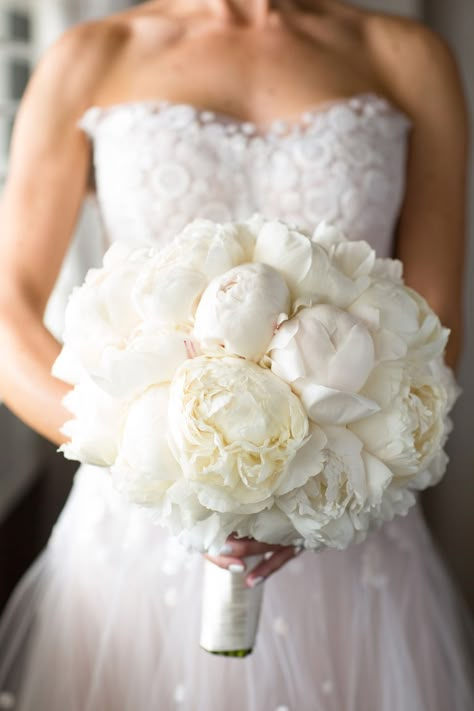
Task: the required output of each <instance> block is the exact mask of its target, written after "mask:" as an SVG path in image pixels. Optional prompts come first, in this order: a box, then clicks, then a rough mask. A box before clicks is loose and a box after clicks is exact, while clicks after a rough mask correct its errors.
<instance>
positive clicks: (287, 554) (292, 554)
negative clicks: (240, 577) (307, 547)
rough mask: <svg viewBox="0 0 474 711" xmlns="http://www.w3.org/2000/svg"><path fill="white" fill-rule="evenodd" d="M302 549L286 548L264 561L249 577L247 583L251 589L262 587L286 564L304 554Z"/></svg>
mask: <svg viewBox="0 0 474 711" xmlns="http://www.w3.org/2000/svg"><path fill="white" fill-rule="evenodd" d="M302 550H303V549H302V548H300V547H298V546H297V547H295V546H285V548H282V549H281V550H279V551H276V552H275V553H274V554H273V555H272V556H271V557H269V558H267V559H265V560H263V561H262V562H261V563H259V565H257V566H256V567H255V568H254V569H253V570H252V571H251V572H250V573H249V575H247V577H246V579H245V582H246V584H247V585H248V587H250V588H254V587H255V586H256V585H260V584H261V583H263V582H264V581H265V580H268V578H269V577H270V576H271V575H273V573H276V571H277V570H280V568H282V567H283V566H284V565H285V563H287V562H288V561H289V560H292V559H293V558H296V557H297V556H298V555H300V553H301V552H302Z"/></svg>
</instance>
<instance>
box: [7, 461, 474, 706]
mask: <svg viewBox="0 0 474 711" xmlns="http://www.w3.org/2000/svg"><path fill="white" fill-rule="evenodd" d="M201 574H202V558H201V556H199V555H197V554H188V553H186V552H184V551H183V550H182V549H181V548H180V547H179V546H178V545H177V544H176V543H174V542H173V540H171V539H170V538H169V537H168V536H167V535H166V534H165V533H164V532H163V531H162V530H161V529H160V528H157V527H156V526H153V525H152V524H151V523H150V522H149V520H148V519H147V518H146V517H144V516H143V513H142V512H141V511H140V510H139V509H137V508H132V507H130V506H128V505H126V504H124V503H123V502H122V501H120V500H119V499H118V498H117V496H116V495H115V494H114V492H113V491H112V489H111V486H110V482H109V480H108V478H107V476H105V475H104V472H103V471H102V470H99V469H95V468H93V467H83V468H81V469H80V470H79V472H78V474H77V477H76V481H75V485H74V489H73V492H72V494H71V497H70V499H69V501H68V503H67V505H66V507H65V509H64V511H63V513H62V515H61V517H60V520H59V522H58V524H57V525H56V528H55V530H54V533H53V535H52V537H51V541H50V543H49V546H48V548H47V549H46V551H45V552H44V554H43V555H42V557H41V558H40V559H39V560H38V561H37V563H36V564H35V565H34V566H33V567H32V569H31V570H30V571H29V573H28V574H27V575H26V576H25V578H24V580H23V581H22V583H21V584H20V586H19V587H18V589H17V591H16V593H15V594H14V596H13V598H12V600H11V602H10V605H9V607H8V608H7V611H6V613H5V615H4V618H3V621H2V624H1V627H0V708H2V704H3V708H13V709H15V711H174V710H176V711H222V710H223V709H225V710H226V711H472V709H473V708H474V706H473V696H472V688H471V686H470V681H471V680H472V676H471V669H470V668H469V649H468V648H469V646H470V640H472V631H471V630H472V627H471V626H470V624H471V623H470V621H469V620H468V616H467V613H466V612H465V610H464V609H463V608H462V605H461V603H460V601H459V600H458V598H457V595H456V592H455V591H454V589H453V588H452V586H451V583H450V581H449V579H448V577H447V574H446V572H445V570H444V567H443V565H442V563H441V561H440V559H439V557H438V555H437V553H436V551H435V550H434V547H433V544H432V542H431V539H430V537H429V535H428V533H427V530H426V527H425V524H424V522H423V519H422V517H421V514H420V512H419V510H417V509H414V510H412V512H410V514H409V515H408V516H407V517H405V518H400V519H399V520H396V521H393V522H392V523H390V524H387V525H386V526H385V527H384V528H383V529H382V530H381V531H379V532H377V533H374V534H372V535H371V537H370V538H369V539H368V540H367V541H366V542H365V543H364V544H361V545H358V546H354V547H352V548H350V549H349V550H347V551H344V552H336V551H325V552H323V553H318V554H314V553H304V554H302V555H301V556H300V557H299V558H297V559H294V560H293V561H292V562H291V563H289V564H288V565H287V566H286V567H285V568H284V569H283V570H281V571H280V572H279V573H277V574H276V575H275V576H274V577H273V578H272V579H270V580H269V581H268V582H267V583H266V584H265V588H266V589H265V594H264V607H263V615H262V620H261V626H260V633H259V638H258V642H257V646H256V649H255V651H254V653H253V654H252V655H251V656H250V657H247V658H246V659H226V658H220V657H214V656H212V655H209V654H207V653H206V652H204V651H202V650H201V649H200V648H199V646H198V645H199V624H200V620H199V617H200V594H201Z"/></svg>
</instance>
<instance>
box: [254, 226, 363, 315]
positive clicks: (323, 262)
mask: <svg viewBox="0 0 474 711" xmlns="http://www.w3.org/2000/svg"><path fill="white" fill-rule="evenodd" d="M356 257H357V261H356V264H355V267H354V270H353V271H354V276H353V275H352V272H350V273H349V275H346V274H345V273H343V272H342V271H340V270H339V269H337V267H336V266H335V264H333V263H332V262H331V259H330V258H329V255H328V253H327V252H326V250H325V249H324V247H323V246H321V245H320V244H318V243H317V242H315V241H313V240H312V239H311V237H310V236H308V235H306V234H304V233H303V232H300V231H298V230H296V229H293V228H291V227H290V226H289V225H286V224H284V223H282V222H279V221H277V220H273V221H270V222H266V223H265V225H264V226H263V227H262V229H261V230H260V233H259V235H258V238H257V242H256V245H255V251H254V256H253V261H255V262H264V263H265V264H269V265H270V266H272V267H274V268H275V269H276V270H277V271H279V272H280V274H281V275H282V276H283V278H284V279H285V281H286V283H287V284H288V286H289V289H290V292H291V295H292V298H293V300H294V301H295V302H296V305H298V304H299V303H303V304H305V305H311V304H316V303H332V304H334V305H335V306H340V307H341V308H345V307H346V306H347V305H348V304H350V303H352V301H354V300H355V299H356V298H357V297H358V296H359V295H360V294H361V293H362V292H363V290H364V289H366V288H367V286H368V284H369V283H370V280H369V277H367V276H366V275H365V274H364V273H363V271H364V270H363V269H362V268H361V269H360V271H361V276H359V275H358V269H357V268H358V267H360V264H359V259H360V255H359V254H358V253H357V255H356ZM346 261H347V260H346Z"/></svg>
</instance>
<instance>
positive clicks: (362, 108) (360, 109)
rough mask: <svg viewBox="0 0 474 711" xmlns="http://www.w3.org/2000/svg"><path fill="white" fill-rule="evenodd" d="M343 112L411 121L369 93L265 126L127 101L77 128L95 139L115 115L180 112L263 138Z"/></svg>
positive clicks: (406, 124) (158, 102) (92, 112)
mask: <svg viewBox="0 0 474 711" xmlns="http://www.w3.org/2000/svg"><path fill="white" fill-rule="evenodd" d="M341 108H342V109H344V110H346V111H348V112H351V113H352V114H356V115H359V116H360V115H365V116H374V115H377V116H380V115H382V116H383V115H385V116H387V117H389V118H392V119H394V120H395V121H396V123H397V124H400V125H401V126H402V127H403V128H405V129H409V128H410V127H411V126H412V120H411V119H410V118H409V116H408V115H407V114H406V113H405V112H404V111H402V110H401V109H399V108H398V107H397V106H395V104H393V103H392V102H391V101H389V100H388V99H387V98H385V97H382V96H381V95H379V94H375V93H373V92H366V93H361V94H355V95H353V96H349V97H341V98H336V99H328V100H327V101H322V102H319V103H317V104H315V105H313V106H309V107H308V108H307V109H305V110H303V111H301V112H299V113H298V114H297V115H296V116H294V117H278V118H275V119H273V120H272V121H270V122H269V123H268V124H260V123H255V122H253V121H247V120H245V119H241V118H239V117H237V116H233V115H231V114H226V113H224V112H219V111H213V110H210V109H206V108H203V107H200V106H197V105H194V104H189V103H183V102H173V101H169V100H168V99H149V100H142V101H129V102H122V103H117V104H112V105H110V106H107V107H100V106H91V107H90V108H89V109H87V110H86V111H85V113H84V114H83V116H82V117H81V118H80V119H79V121H78V124H77V125H78V126H79V128H81V129H82V130H84V131H85V132H86V133H87V134H88V135H89V136H90V137H92V138H93V137H94V136H95V132H96V129H97V128H98V126H99V125H100V124H101V123H102V122H103V120H104V119H107V118H108V117H110V116H114V115H116V114H117V113H119V112H124V111H125V112H126V111H129V112H130V111H131V112H132V113H135V112H136V111H144V112H145V113H146V114H160V113H163V112H164V111H175V112H176V111H182V112H188V113H192V114H193V116H194V118H198V119H199V122H200V123H201V124H209V123H212V122H214V123H220V124H225V125H231V126H232V127H234V130H235V131H238V132H240V133H242V134H245V135H247V136H248V137H252V136H256V137H260V138H262V137H265V136H269V135H275V134H276V135H282V134H285V133H295V132H298V131H301V130H303V129H304V127H305V126H307V125H310V124H311V122H312V120H313V119H314V117H316V116H318V115H321V114H324V113H329V112H331V111H334V110H338V109H339V110H340V109H341Z"/></svg>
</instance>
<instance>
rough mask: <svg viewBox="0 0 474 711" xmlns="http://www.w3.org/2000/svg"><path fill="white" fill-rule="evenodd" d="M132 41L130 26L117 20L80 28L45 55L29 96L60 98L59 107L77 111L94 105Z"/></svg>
mask: <svg viewBox="0 0 474 711" xmlns="http://www.w3.org/2000/svg"><path fill="white" fill-rule="evenodd" d="M127 41H128V31H127V27H126V25H125V24H124V23H123V22H120V21H116V20H113V19H111V20H109V19H107V20H102V21H97V22H87V23H82V24H79V25H76V26H74V27H72V28H70V29H68V30H67V31H66V32H64V33H63V34H62V35H61V36H60V37H59V38H58V39H57V40H56V41H55V42H54V43H53V44H52V45H51V46H50V47H49V48H48V49H47V50H46V52H45V53H44V55H43V56H42V57H41V59H40V61H39V63H38V66H37V68H36V70H35V73H34V75H33V78H32V80H31V82H30V85H29V87H28V90H27V95H26V97H25V99H26V102H28V98H29V95H32V94H33V95H48V96H51V97H56V108H57V109H61V108H63V109H64V110H65V111H67V112H68V113H69V112H74V113H76V112H77V111H80V110H81V107H82V108H84V107H87V106H89V105H90V104H91V103H93V101H94V98H95V96H96V94H97V92H99V91H100V86H101V84H102V82H103V81H104V80H105V78H106V77H107V74H108V72H109V70H110V68H111V67H112V66H113V64H114V61H115V59H116V57H117V54H119V53H120V52H121V51H122V50H123V47H124V46H125V45H126V43H127Z"/></svg>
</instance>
